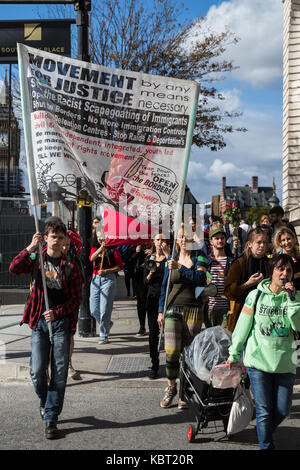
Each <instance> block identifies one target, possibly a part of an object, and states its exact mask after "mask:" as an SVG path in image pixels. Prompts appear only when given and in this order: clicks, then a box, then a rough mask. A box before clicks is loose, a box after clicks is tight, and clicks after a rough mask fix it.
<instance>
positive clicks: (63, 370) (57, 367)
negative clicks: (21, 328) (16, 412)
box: [30, 317, 71, 421]
mask: <svg viewBox="0 0 300 470" xmlns="http://www.w3.org/2000/svg"><path fill="white" fill-rule="evenodd" d="M51 324H52V332H53V344H52V345H51V343H50V339H49V332H48V324H47V322H46V320H45V319H44V317H41V318H40V320H39V322H38V325H37V328H36V330H32V335H31V359H30V375H31V379H32V383H33V386H34V389H35V392H36V394H37V396H38V397H39V399H40V401H41V404H43V405H45V417H44V419H45V420H46V421H57V419H58V416H59V414H60V413H61V411H62V407H63V403H64V396H65V388H66V382H67V378H68V367H69V356H70V337H71V334H70V328H69V318H68V317H66V318H63V319H61V320H55V321H53V322H51ZM50 356H51V358H50ZM49 359H50V369H51V376H50V383H49V385H48V382H47V368H48V365H49Z"/></svg>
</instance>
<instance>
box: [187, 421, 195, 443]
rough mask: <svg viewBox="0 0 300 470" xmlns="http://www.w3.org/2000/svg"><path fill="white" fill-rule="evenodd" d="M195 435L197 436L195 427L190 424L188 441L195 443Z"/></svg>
mask: <svg viewBox="0 0 300 470" xmlns="http://www.w3.org/2000/svg"><path fill="white" fill-rule="evenodd" d="M195 435H196V429H195V426H194V425H193V424H189V427H188V432H187V438H188V441H189V442H194V439H195Z"/></svg>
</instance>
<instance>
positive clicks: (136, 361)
mask: <svg viewBox="0 0 300 470" xmlns="http://www.w3.org/2000/svg"><path fill="white" fill-rule="evenodd" d="M117 282H118V288H117V295H116V300H115V302H114V308H113V313H112V320H113V322H114V324H113V327H112V329H111V332H110V336H109V340H110V342H109V343H108V344H106V345H99V344H98V340H99V337H98V328H97V336H95V337H88V338H83V337H79V335H78V333H76V335H75V347H74V352H73V357H72V363H73V367H74V368H75V369H76V370H78V371H79V373H80V377H81V379H82V380H84V381H85V380H88V381H91V380H93V379H96V378H97V379H99V378H100V377H99V376H103V378H104V377H105V380H112V381H115V382H117V381H116V378H121V379H122V378H124V379H126V380H127V379H133V380H134V379H138V380H145V381H148V382H152V381H151V380H149V378H148V374H149V367H151V361H150V358H149V354H148V334H146V335H145V336H143V337H139V338H138V337H136V333H137V332H138V330H139V322H138V316H137V309H136V300H134V299H131V298H128V297H127V296H126V293H125V286H124V278H123V276H122V275H121V276H118V281H117ZM23 310H24V304H17V305H2V306H0V380H13V379H17V380H30V375H29V360H30V337H31V330H30V328H29V327H28V325H22V326H20V325H19V323H20V321H21V320H22V315H23ZM8 325H11V326H9V327H6V326H8ZM4 327H5V328H4ZM164 362H165V355H164V352H162V353H161V364H162V366H161V374H162V376H163V375H164V367H163V364H164ZM162 378H163V377H162ZM162 378H161V379H158V380H162ZM70 380H72V379H70ZM164 380H165V378H164Z"/></svg>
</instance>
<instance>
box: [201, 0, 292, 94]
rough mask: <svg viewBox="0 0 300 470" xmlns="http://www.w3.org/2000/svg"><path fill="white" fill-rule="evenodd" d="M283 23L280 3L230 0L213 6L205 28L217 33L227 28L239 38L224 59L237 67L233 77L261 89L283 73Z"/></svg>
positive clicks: (270, 0)
mask: <svg viewBox="0 0 300 470" xmlns="http://www.w3.org/2000/svg"><path fill="white" fill-rule="evenodd" d="M282 21H283V12H282V2H281V1H280V0H231V1H226V2H222V3H221V4H220V5H219V6H212V7H211V8H210V9H209V11H208V13H207V20H206V25H207V27H209V28H210V29H212V30H213V31H216V32H221V31H224V28H225V27H226V26H227V27H228V28H229V29H230V30H231V31H232V32H234V33H235V34H236V36H237V37H238V38H239V39H240V41H239V43H238V44H237V45H235V46H229V47H228V48H227V51H226V53H225V56H224V57H226V58H228V59H233V60H234V64H235V65H236V66H238V67H239V69H237V70H235V71H233V72H232V74H231V75H232V77H233V78H236V79H239V80H242V81H246V82H248V83H251V85H253V86H255V87H263V86H265V85H267V84H270V83H273V82H274V81H275V80H276V79H278V78H279V77H281V74H282Z"/></svg>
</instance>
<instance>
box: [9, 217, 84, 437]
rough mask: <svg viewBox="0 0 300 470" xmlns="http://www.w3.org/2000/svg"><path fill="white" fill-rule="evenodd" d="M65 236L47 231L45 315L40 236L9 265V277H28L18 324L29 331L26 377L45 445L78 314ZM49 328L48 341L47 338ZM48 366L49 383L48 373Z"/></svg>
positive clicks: (59, 404)
mask: <svg viewBox="0 0 300 470" xmlns="http://www.w3.org/2000/svg"><path fill="white" fill-rule="evenodd" d="M66 235H67V230H66V227H65V225H64V224H63V223H62V222H60V221H52V222H48V223H47V224H46V225H45V235H44V240H45V242H46V243H47V246H46V247H45V248H44V249H43V254H42V259H43V265H44V271H45V278H46V286H47V295H48V302H49V309H48V310H47V309H46V303H45V294H44V290H43V282H42V273H41V264H40V261H39V257H38V254H37V250H38V248H39V245H40V244H41V243H42V235H41V234H40V233H39V232H37V233H35V234H34V235H33V238H32V241H31V243H30V245H29V246H28V247H27V248H25V249H24V250H22V251H21V252H20V253H19V254H18V255H17V256H16V257H15V258H14V259H13V261H12V263H11V265H10V271H11V272H12V273H13V274H24V273H31V276H32V278H31V289H30V293H29V296H28V300H27V304H26V307H25V311H24V316H23V320H22V323H27V324H28V325H29V327H30V328H31V329H32V336H31V359H30V375H31V378H32V382H33V386H34V389H35V392H36V394H37V396H38V397H39V399H40V414H41V417H42V419H44V420H45V422H46V428H45V435H46V438H47V439H56V438H58V437H59V432H58V429H57V425H56V423H57V420H58V416H59V414H60V413H61V411H62V408H63V402H64V395H65V388H66V381H67V377H68V365H69V353H70V337H71V334H72V332H74V331H75V330H76V324H77V319H78V310H79V306H80V303H81V300H82V276H81V273H80V268H79V266H78V264H76V263H70V265H68V263H67V260H66V257H65V256H64V255H62V247H63V245H64V243H65V237H66ZM49 322H51V327H52V328H51V331H52V341H51V340H50V337H49V328H48V326H49ZM49 359H50V364H51V376H50V383H49V385H48V383H47V369H48V365H49Z"/></svg>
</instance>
